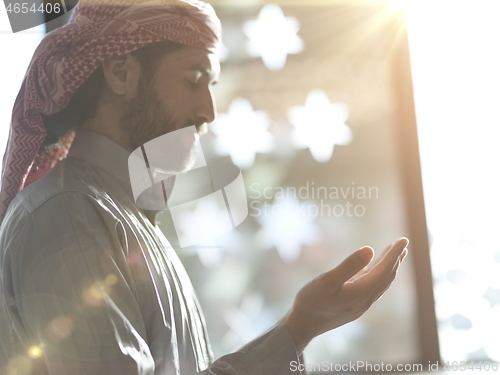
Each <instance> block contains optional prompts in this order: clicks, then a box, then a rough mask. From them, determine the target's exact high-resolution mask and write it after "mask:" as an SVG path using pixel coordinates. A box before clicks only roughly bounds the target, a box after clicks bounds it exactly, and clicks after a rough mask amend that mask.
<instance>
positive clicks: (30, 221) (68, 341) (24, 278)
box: [0, 130, 299, 375]
mask: <svg viewBox="0 0 500 375" xmlns="http://www.w3.org/2000/svg"><path fill="white" fill-rule="evenodd" d="M129 154H130V153H129V152H128V151H126V150H125V149H123V148H122V147H121V146H119V145H118V144H116V143H114V142H113V141H111V140H110V139H108V138H106V137H104V136H102V135H99V134H97V133H94V132H90V131H85V130H80V131H79V132H78V134H77V136H76V137H75V140H74V142H73V145H72V147H71V149H70V153H69V155H68V157H67V158H66V159H65V160H64V161H62V162H59V163H58V164H57V165H56V166H55V167H54V169H53V170H51V171H50V172H49V174H47V175H46V176H44V177H43V178H41V179H39V180H38V181H36V182H34V183H33V184H31V185H29V186H28V187H26V188H25V189H23V190H22V191H21V192H20V193H19V194H17V196H16V198H15V199H14V201H13V202H12V203H11V204H10V206H9V209H8V212H7V214H6V217H5V219H4V221H3V223H2V225H1V228H0V374H20V375H25V374H26V375H27V374H36V375H38V374H51V375H73V374H74V375H83V374H85V375H90V374H96V375H128V374H130V375H146V374H148V375H153V374H155V375H160V374H161V375H167V374H181V375H187V374H197V373H202V374H219V375H221V374H228V375H229V374H231V375H233V374H234V375H235V374H241V375H243V374H245V375H246V374H248V375H249V374H290V373H293V371H291V366H290V362H292V361H295V363H298V361H299V358H298V357H297V351H296V348H295V345H294V341H293V338H292V336H291V334H290V332H289V331H288V330H287V328H286V327H284V326H281V325H275V326H274V327H272V328H271V329H270V330H269V331H268V332H266V333H264V334H263V335H261V336H260V337H258V338H257V339H256V340H254V341H252V342H251V343H249V344H247V345H246V346H244V347H243V348H241V349H240V350H239V351H237V352H235V353H231V354H228V355H226V356H224V357H221V358H220V359H218V360H216V361H215V362H212V358H211V350H210V346H209V343H208V337H207V332H206V328H205V322H204V318H203V314H202V312H201V309H200V306H199V303H198V300H197V298H196V295H195V292H194V290H193V287H192V285H191V282H190V280H189V277H188V275H187V274H186V272H185V270H184V267H183V266H182V264H181V262H180V260H179V258H178V257H177V255H176V253H175V252H174V250H173V249H172V247H171V246H170V244H169V242H168V241H167V239H166V238H165V236H164V235H163V233H162V232H161V231H160V229H159V228H158V226H157V225H153V224H152V222H151V221H150V220H149V219H148V218H147V217H146V215H145V214H144V212H142V211H140V210H139V209H138V208H137V206H136V205H135V203H134V200H133V196H132V192H131V188H130V180H129V175H128V168H127V165H128V156H129ZM153 222H154V220H153ZM228 282H230V280H228Z"/></svg>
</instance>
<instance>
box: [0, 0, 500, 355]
mask: <svg viewBox="0 0 500 375" xmlns="http://www.w3.org/2000/svg"><path fill="white" fill-rule="evenodd" d="M209 3H211V4H212V5H213V6H214V8H215V9H216V12H217V14H218V15H219V18H220V19H221V22H222V26H223V42H224V49H223V55H222V57H221V66H222V74H221V78H220V81H219V83H218V85H217V86H215V88H214V89H215V97H216V101H217V108H218V112H219V117H218V119H217V120H216V122H215V123H213V124H211V126H210V131H209V133H208V134H207V135H206V136H204V137H203V139H202V146H203V150H204V153H205V156H206V158H207V161H208V162H209V163H210V162H217V161H222V162H229V163H234V164H236V165H238V166H239V167H240V168H241V169H242V172H243V179H244V182H245V186H246V191H247V198H248V203H249V216H248V217H247V219H246V220H245V221H244V222H243V223H242V224H241V225H240V226H239V227H238V228H237V229H236V230H233V231H231V232H228V233H226V234H225V235H222V236H220V237H218V238H216V239H214V240H212V241H210V242H207V243H204V244H200V245H199V246H192V247H187V248H181V247H180V246H179V245H178V241H177V237H176V234H175V230H174V228H173V225H172V220H171V217H170V214H169V212H168V211H167V212H164V213H162V214H161V215H159V219H160V227H161V229H162V230H163V231H164V232H165V234H166V235H167V237H168V238H169V240H170V241H171V243H172V245H173V246H174V247H175V248H176V249H177V251H178V254H179V256H180V257H181V259H182V261H183V263H184V265H185V267H186V268H187V270H188V273H189V275H190V276H191V279H192V281H193V284H194V286H195V288H196V290H197V292H198V296H199V299H200V302H201V304H202V307H203V309H204V312H205V315H206V320H207V325H208V329H209V334H210V338H211V342H212V346H213V351H214V353H215V355H216V357H218V356H221V355H223V354H225V353H227V352H230V351H232V350H235V349H237V348H238V347H240V346H241V345H243V344H245V343H247V342H248V341H249V340H251V339H252V338H254V337H256V336H258V335H259V334H261V333H262V332H264V331H265V330H267V329H268V328H269V327H270V326H272V325H273V324H274V323H275V322H276V321H277V320H278V319H279V318H280V317H281V316H282V315H283V314H284V313H285V312H286V311H287V309H288V308H289V307H290V305H291V303H292V301H293V297H294V295H295V293H296V292H297V291H298V290H299V289H300V287H301V286H302V285H303V284H304V283H306V282H307V281H308V280H309V279H311V278H312V277H314V276H316V275H317V274H318V273H320V272H324V271H326V270H329V269H330V268H332V267H334V266H335V265H337V264H338V263H339V262H340V261H341V260H342V259H343V258H344V257H346V256H347V255H348V254H350V253H351V252H353V251H354V250H356V249H358V248H360V247H361V246H364V245H370V246H372V247H373V248H374V249H375V251H376V253H380V252H381V251H382V250H383V249H384V248H385V246H387V245H388V244H390V243H392V242H393V241H394V240H395V239H396V238H398V237H401V236H407V237H408V238H409V239H410V256H409V257H408V258H407V260H406V261H405V262H404V264H403V265H402V267H401V270H400V272H399V274H398V278H397V280H396V281H395V282H394V284H393V286H392V287H391V289H390V290H388V291H387V292H386V293H385V295H384V296H383V298H382V299H380V300H379V301H378V302H377V303H376V304H375V305H373V306H372V308H371V309H370V310H369V311H368V312H367V313H366V314H365V315H364V316H363V317H361V318H360V319H358V320H357V321H354V322H352V323H349V324H347V325H345V326H342V327H340V328H338V329H336V330H334V331H331V332H329V333H327V334H324V335H322V336H320V337H318V338H316V339H315V340H314V341H313V342H312V343H311V344H310V345H309V346H308V348H307V349H306V351H305V359H306V362H307V363H311V364H313V363H321V362H322V361H325V360H326V361H331V362H334V363H348V362H349V361H353V362H355V361H360V360H362V361H368V362H371V363H381V362H384V363H392V364H414V363H425V364H427V363H428V362H429V361H431V362H432V363H435V362H436V361H438V360H441V361H442V363H446V362H450V363H451V362H452V361H472V360H475V361H483V362H484V361H500V340H499V339H498V335H499V334H500V246H499V244H498V241H496V237H497V233H498V228H499V227H500V225H499V224H500V222H499V221H500V219H499V215H498V214H497V213H498V211H499V208H500V201H499V197H498V192H499V191H500V189H499V187H500V186H499V184H500V179H499V178H498V172H497V171H498V161H499V160H500V158H499V155H498V154H499V150H500V148H499V147H498V144H499V143H498V142H499V141H500V130H499V125H500V113H499V111H498V108H499V106H498V103H499V102H500V90H499V87H500V73H499V69H498V67H499V66H500V53H499V52H498V47H497V46H498V45H499V42H500V25H499V23H498V22H497V20H498V18H499V16H500V3H499V2H498V1H496V0H491V1H485V0H483V1H481V0H476V1H446V0H433V1H426V0H414V1H412V0H408V1H396V0H394V1H382V0H349V1H344V0H330V1H328V0H321V1H320V0H308V1H305V0H304V1H298V0H297V1H277V2H273V3H270V2H267V1H257V0H253V1H250V0H226V1H222V0H220V1H209ZM61 22H64V17H61V18H60V19H56V20H54V21H50V22H49V23H47V24H45V25H42V26H39V27H36V28H33V29H29V30H26V31H23V32H20V33H16V34H12V32H11V31H10V26H9V23H8V19H7V15H6V13H5V12H0V32H1V33H0V40H1V45H2V48H3V50H4V52H5V53H4V56H15V57H16V59H5V58H2V59H0V69H1V71H2V72H3V74H2V86H1V87H2V90H1V93H0V95H1V101H2V106H1V107H0V122H1V123H2V125H1V127H0V147H1V149H2V150H4V149H5V142H6V139H7V136H8V125H9V123H10V114H11V111H12V105H13V103H14V100H15V97H16V95H17V92H18V89H19V87H20V84H21V81H22V77H23V75H24V72H25V70H26V67H27V65H28V63H29V61H30V59H31V55H32V53H33V51H34V49H35V48H36V46H37V45H38V43H39V41H40V40H41V38H42V37H43V35H44V34H45V33H46V32H47V30H49V31H50V30H52V29H53V28H56V27H58V25H60V24H61ZM19 46H22V48H19ZM193 220H194V219H193ZM193 220H191V221H189V220H187V222H188V223H189V224H190V225H193V223H194V224H195V225H206V224H207V223H206V221H204V220H203V218H197V219H196V220H198V221H193ZM212 224H213V223H211V225H212Z"/></svg>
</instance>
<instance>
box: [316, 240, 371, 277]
mask: <svg viewBox="0 0 500 375" xmlns="http://www.w3.org/2000/svg"><path fill="white" fill-rule="evenodd" d="M372 259H373V249H372V248H371V247H369V246H365V247H362V248H361V249H359V250H357V251H355V252H354V253H352V254H351V255H349V256H348V257H347V258H346V259H344V260H343V261H342V263H340V264H339V265H338V266H337V267H335V268H334V269H332V270H331V271H328V272H326V273H325V274H324V277H325V279H326V280H328V282H329V283H331V284H333V285H334V286H338V287H340V286H341V285H342V284H344V283H345V282H346V281H348V280H349V279H350V278H351V277H353V276H354V275H355V274H357V273H358V272H359V271H360V270H362V269H363V268H364V267H366V266H367V265H368V264H369V263H370V262H371V260H372Z"/></svg>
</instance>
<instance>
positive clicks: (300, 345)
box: [277, 310, 314, 355]
mask: <svg viewBox="0 0 500 375" xmlns="http://www.w3.org/2000/svg"><path fill="white" fill-rule="evenodd" d="M277 324H280V325H282V326H284V327H286V328H287V329H288V331H289V332H290V334H291V335H292V337H293V340H294V342H295V347H296V348H297V353H298V354H299V355H301V354H302V352H303V351H304V349H305V348H306V346H307V345H308V344H309V342H311V340H312V339H313V338H314V337H310V333H308V332H307V329H306V327H305V324H303V323H301V322H300V321H299V319H297V317H296V316H295V314H293V313H292V311H291V310H290V311H288V312H287V313H286V314H285V315H284V316H283V317H282V318H281V319H280V320H279V321H278V322H277Z"/></svg>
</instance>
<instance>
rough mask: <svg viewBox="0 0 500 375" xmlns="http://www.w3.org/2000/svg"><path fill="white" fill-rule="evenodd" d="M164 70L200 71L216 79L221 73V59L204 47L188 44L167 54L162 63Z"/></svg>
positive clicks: (180, 71)
mask: <svg viewBox="0 0 500 375" xmlns="http://www.w3.org/2000/svg"><path fill="white" fill-rule="evenodd" d="M159 68H162V70H170V71H178V72H179V73H182V72H192V71H194V72H200V73H202V74H207V75H208V76H209V78H210V79H213V80H216V79H218V78H219V74H220V64H219V59H218V57H217V56H216V55H214V54H213V53H210V52H208V51H206V50H204V49H200V48H195V47H190V46H186V47H184V48H182V49H180V50H177V51H174V52H172V53H169V54H167V55H166V56H165V57H164V58H163V59H162V62H161V63H160V66H159Z"/></svg>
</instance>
